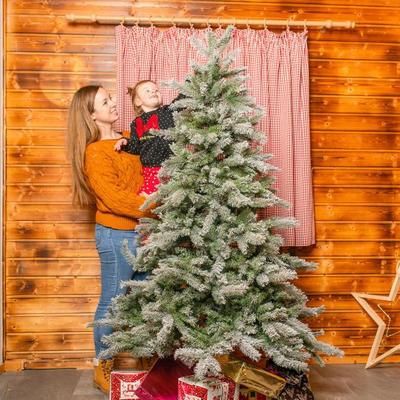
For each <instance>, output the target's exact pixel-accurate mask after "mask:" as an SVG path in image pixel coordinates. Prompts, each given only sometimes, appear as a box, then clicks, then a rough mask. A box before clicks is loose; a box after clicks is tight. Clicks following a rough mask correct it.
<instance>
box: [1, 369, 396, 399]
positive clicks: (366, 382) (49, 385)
mask: <svg viewBox="0 0 400 400" xmlns="http://www.w3.org/2000/svg"><path fill="white" fill-rule="evenodd" d="M310 381H311V386H312V388H313V391H314V394H315V400H400V365H399V364H381V365H379V366H378V367H376V368H373V369H369V370H365V369H364V367H363V366H362V365H328V366H326V367H324V368H320V367H312V368H311V375H310ZM0 399H1V400H107V399H108V397H107V396H104V395H103V394H102V393H101V392H100V391H98V390H97V389H95V388H93V385H92V371H88V370H73V369H63V370H59V369H58V370H26V371H22V372H7V373H4V374H2V375H0Z"/></svg>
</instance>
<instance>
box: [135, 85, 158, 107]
mask: <svg viewBox="0 0 400 400" xmlns="http://www.w3.org/2000/svg"><path fill="white" fill-rule="evenodd" d="M135 104H136V105H137V106H139V107H140V106H141V107H142V109H143V111H144V112H148V111H153V110H156V109H157V108H158V107H160V106H161V104H162V98H161V93H160V91H159V90H158V87H157V85H156V84H155V83H154V82H146V83H143V84H142V85H140V86H139V87H138V88H137V91H136V96H135Z"/></svg>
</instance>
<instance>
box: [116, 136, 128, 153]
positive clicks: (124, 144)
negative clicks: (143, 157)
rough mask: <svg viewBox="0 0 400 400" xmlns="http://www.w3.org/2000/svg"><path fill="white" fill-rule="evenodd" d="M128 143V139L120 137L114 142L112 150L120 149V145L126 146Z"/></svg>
mask: <svg viewBox="0 0 400 400" xmlns="http://www.w3.org/2000/svg"><path fill="white" fill-rule="evenodd" d="M127 144H128V141H127V140H126V139H125V138H121V139H119V140H118V141H117V143H115V145H114V150H115V151H121V149H122V146H126V145H127Z"/></svg>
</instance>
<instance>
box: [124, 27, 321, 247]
mask: <svg viewBox="0 0 400 400" xmlns="http://www.w3.org/2000/svg"><path fill="white" fill-rule="evenodd" d="M216 33H217V34H222V33H223V29H217V30H216ZM192 35H196V36H198V37H199V38H204V35H205V30H200V29H181V28H176V27H172V28H170V29H167V30H164V31H161V30H159V29H158V28H156V27H148V28H143V27H138V26H134V27H132V28H127V27H125V26H122V25H120V26H118V27H116V41H117V58H118V63H117V65H118V73H117V107H118V112H119V115H120V121H119V127H118V128H119V129H120V130H128V129H129V125H130V122H131V121H132V118H133V110H132V105H131V102H130V99H129V97H128V95H127V87H128V86H133V85H134V84H135V83H136V82H137V81H139V80H142V79H151V80H153V81H155V82H157V83H161V82H162V81H168V80H171V79H175V80H177V81H179V82H183V81H184V80H185V77H186V76H187V75H188V74H189V73H190V68H189V61H190V60H191V59H194V60H196V61H200V62H201V59H199V56H198V55H197V52H196V50H195V49H193V48H192V46H191V45H190V43H189V37H190V36H192ZM229 47H230V48H229V50H230V51H231V50H234V49H240V53H239V54H238V56H237V58H236V60H235V63H234V66H235V67H240V66H246V67H247V68H248V75H249V80H248V82H247V87H248V90H249V94H250V95H251V96H253V97H254V98H255V100H256V103H257V104H258V105H259V106H260V107H262V108H264V109H265V111H266V114H265V116H264V117H263V118H262V120H261V121H260V123H259V126H258V128H259V129H260V130H261V131H262V132H265V135H266V137H267V144H266V145H265V149H264V150H265V151H266V152H267V153H272V154H273V156H274V157H273V159H272V164H273V165H275V166H277V167H278V168H279V169H280V171H279V172H277V173H275V176H276V178H277V182H276V183H275V188H276V190H277V194H278V195H279V196H280V197H281V198H282V199H284V200H286V201H288V202H289V203H290V204H291V207H290V208H289V209H282V208H279V209H274V210H268V211H267V212H266V213H268V215H280V216H290V217H295V218H296V219H297V220H298V222H299V225H298V227H296V228H289V229H285V230H282V231H280V233H281V234H282V236H283V237H284V239H285V246H308V245H311V244H313V243H314V242H315V228H314V204H313V193H312V176H311V155H310V125H309V74H308V50H307V32H305V31H304V32H301V33H296V32H293V31H289V30H286V31H284V32H282V33H280V34H276V33H273V32H270V31H268V30H253V29H243V30H240V29H235V30H234V31H233V34H232V40H231V42H230V46H229ZM161 93H162V96H163V100H164V104H168V103H169V102H170V101H171V100H172V99H173V98H174V97H175V96H176V93H175V92H174V91H173V90H171V89H169V88H164V87H161Z"/></svg>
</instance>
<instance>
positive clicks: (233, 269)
mask: <svg viewBox="0 0 400 400" xmlns="http://www.w3.org/2000/svg"><path fill="white" fill-rule="evenodd" d="M231 32H232V28H228V29H227V30H226V31H225V33H224V34H223V35H222V37H218V36H217V35H215V34H213V33H212V32H211V31H209V32H208V33H207V44H203V43H201V42H197V41H193V45H194V46H195V47H196V49H197V50H198V51H199V53H200V54H201V55H202V56H203V57H204V59H205V62H204V64H196V63H194V62H192V69H193V75H191V76H189V77H188V78H187V80H186V81H185V83H184V84H182V85H179V84H177V83H172V84H171V85H173V87H175V88H176V89H178V90H179V91H180V92H181V93H182V94H184V95H185V96H186V98H185V99H182V100H179V101H177V102H176V103H175V105H174V107H176V109H183V111H180V112H179V113H177V114H176V115H175V124H176V126H175V128H173V129H169V130H168V131H164V132H154V134H161V135H164V136H165V137H166V138H167V139H169V140H171V142H172V143H173V144H172V145H171V148H172V151H173V155H172V157H171V158H170V159H169V160H167V162H166V163H165V165H164V167H163V169H162V170H161V172H160V178H161V182H162V184H161V185H160V186H159V190H158V192H157V193H154V194H153V195H151V196H150V198H149V199H148V202H147V203H148V204H150V203H152V202H156V203H157V204H159V206H158V207H157V208H156V209H155V210H154V213H155V214H156V215H157V216H158V218H155V219H145V220H142V221H141V227H140V229H141V233H142V235H143V237H145V238H146V240H145V241H144V243H143V246H142V247H141V248H140V249H139V251H138V255H137V257H136V258H135V259H134V268H135V270H137V271H147V272H148V274H149V275H148V279H147V280H145V281H129V282H126V283H125V284H126V286H127V287H128V288H129V291H128V294H127V295H126V296H121V297H118V298H117V299H115V301H114V303H113V306H112V309H111V310H110V314H109V317H108V318H107V319H106V320H103V322H102V323H104V324H110V325H112V326H113V328H114V333H112V334H111V335H110V336H108V337H106V339H105V340H106V343H107V344H108V345H109V350H108V351H107V352H106V355H113V354H116V353H118V352H120V351H130V352H132V353H133V355H134V356H136V357H150V356H153V355H155V354H156V355H158V356H160V357H165V356H169V355H174V356H175V357H176V358H179V359H181V360H182V361H183V362H185V363H186V364H187V365H190V366H194V372H195V375H196V378H197V379H202V378H204V377H205V376H209V375H216V374H218V373H220V371H221V368H220V364H219V362H218V361H217V360H216V358H215V357H216V356H219V355H223V354H229V353H231V352H233V351H235V350H236V351H237V350H240V352H242V353H243V354H244V355H246V356H248V357H249V358H250V359H253V360H257V359H258V358H259V357H260V356H266V357H268V358H270V359H272V360H273V361H274V362H275V363H276V364H277V365H279V366H282V367H285V368H289V369H292V370H296V371H304V370H306V369H307V367H308V363H307V361H308V360H309V359H310V358H311V357H315V358H317V359H319V356H318V353H319V352H324V353H327V354H329V355H339V354H340V353H341V352H340V351H339V350H338V349H336V348H334V347H332V346H330V345H328V344H324V343H321V342H319V341H317V340H316V337H315V333H314V332H312V331H311V330H310V329H309V327H308V326H307V325H306V324H305V323H303V322H301V321H300V319H301V318H305V317H309V316H314V315H317V314H319V313H320V312H321V311H322V309H321V308H308V307H307V306H306V301H307V298H306V296H305V295H304V294H303V293H302V292H301V291H300V290H299V289H298V288H296V287H295V286H294V285H293V284H291V283H290V281H291V280H293V279H296V277H297V272H296V270H297V269H299V268H313V267H314V265H313V264H311V263H309V262H306V261H304V260H302V259H299V258H297V257H294V256H291V255H289V254H286V253H280V247H281V246H282V244H283V241H282V238H281V236H279V235H277V234H275V233H274V229H276V228H283V227H285V226H292V225H293V224H294V221H293V220H291V219H287V218H278V217H274V218H267V219H263V220H259V219H258V218H257V211H258V210H259V209H261V208H267V207H271V206H276V205H285V204H284V202H283V201H282V200H280V199H279V198H278V197H277V196H276V195H275V194H274V191H273V190H272V189H271V185H272V183H273V178H272V177H271V176H270V175H269V172H271V171H273V170H274V169H275V168H274V167H273V166H272V165H270V164H269V163H268V162H267V161H268V160H269V159H270V158H271V157H272V156H271V155H265V154H261V152H260V149H259V148H258V146H257V143H260V142H261V141H262V140H263V138H264V136H265V135H264V134H262V133H260V132H257V131H256V129H255V125H256V123H257V121H258V120H259V119H260V118H261V115H262V112H261V110H260V109H258V108H257V107H256V105H255V104H254V102H253V100H252V99H251V98H250V97H249V96H248V95H247V91H246V89H245V88H244V86H243V83H244V81H245V79H246V78H245V76H244V75H243V72H244V70H243V69H231V68H230V65H231V64H232V61H233V60H234V54H229V55H227V56H225V55H224V49H225V48H226V45H227V43H228V42H229V39H230V35H231Z"/></svg>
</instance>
